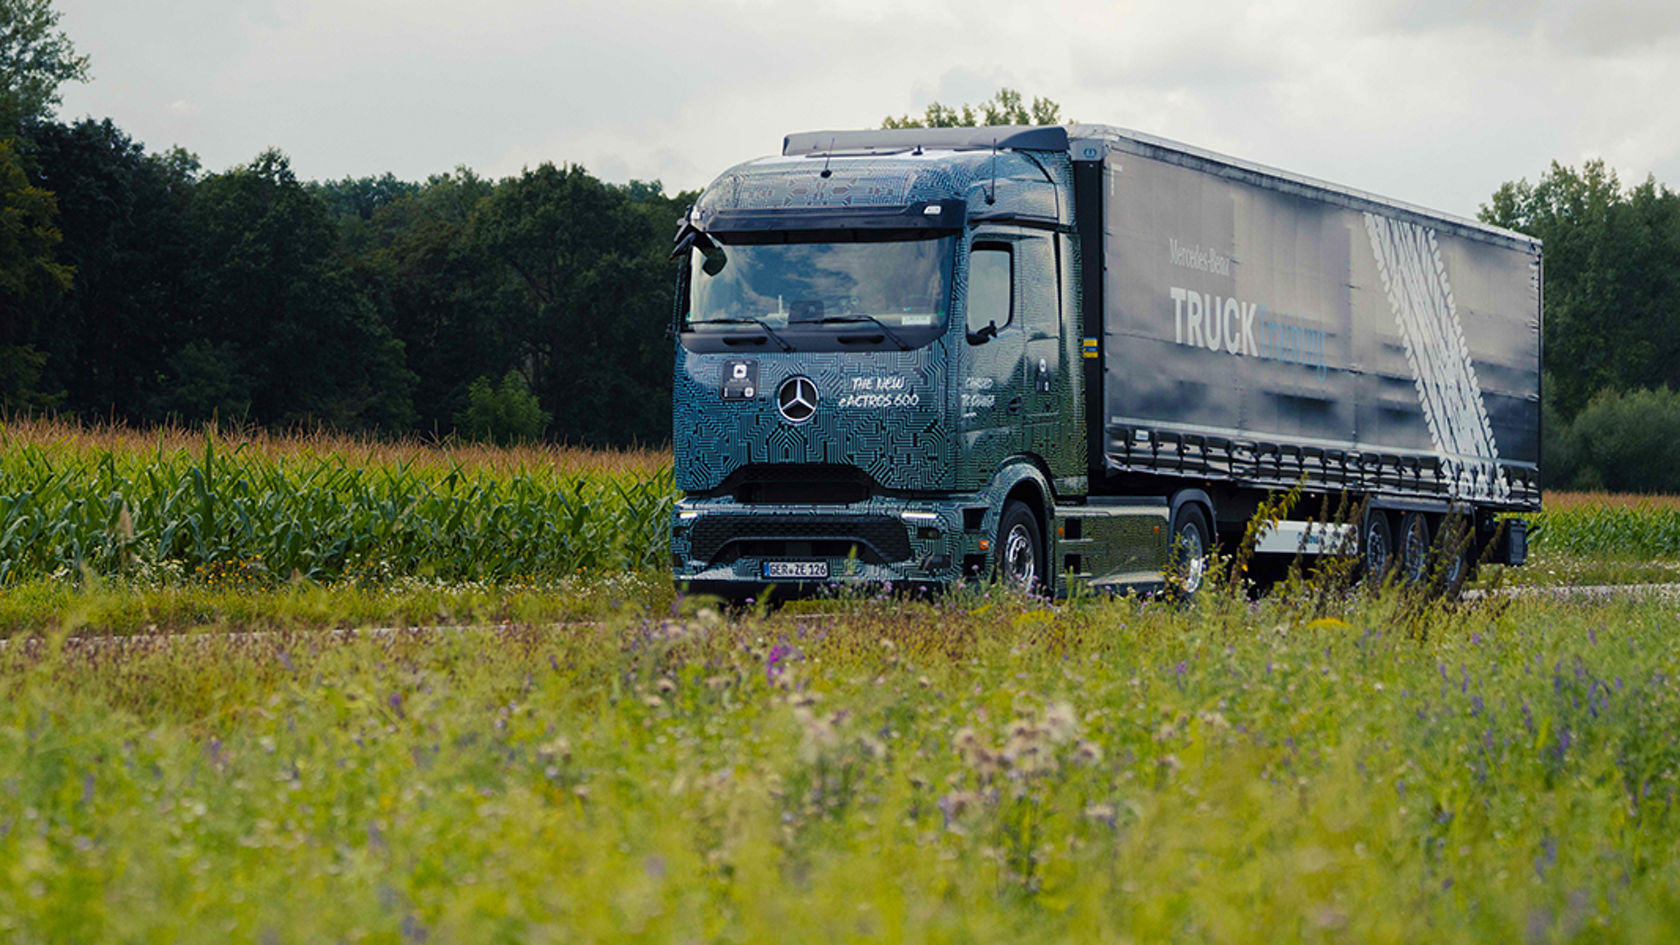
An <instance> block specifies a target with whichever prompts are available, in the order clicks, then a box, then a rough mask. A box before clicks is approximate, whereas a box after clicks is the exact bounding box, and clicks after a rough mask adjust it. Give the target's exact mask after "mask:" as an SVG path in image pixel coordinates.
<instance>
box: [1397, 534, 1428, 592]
mask: <svg viewBox="0 0 1680 945" xmlns="http://www.w3.org/2000/svg"><path fill="white" fill-rule="evenodd" d="M1428 558H1429V538H1428V537H1427V536H1425V535H1424V528H1423V519H1413V520H1412V523H1411V524H1410V525H1409V526H1407V528H1406V551H1405V554H1404V556H1402V557H1401V559H1400V560H1401V562H1402V563H1403V564H1404V565H1405V567H1406V580H1408V581H1421V580H1423V572H1424V562H1426V561H1427V560H1428Z"/></svg>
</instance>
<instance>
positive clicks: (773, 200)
mask: <svg viewBox="0 0 1680 945" xmlns="http://www.w3.org/2000/svg"><path fill="white" fill-rule="evenodd" d="M672 255H673V257H674V258H677V259H680V260H682V262H683V264H682V265H681V266H680V267H679V276H678V284H677V292H676V306H675V308H676V311H675V322H676V325H675V329H676V330H675V339H676V345H675V347H676V350H675V356H676V357H675V362H676V363H675V377H674V410H673V448H674V451H675V479H676V485H677V488H678V489H679V490H680V492H681V498H680V499H679V500H678V502H677V503H676V506H675V508H674V511H673V513H672V520H671V566H672V569H673V574H674V579H675V580H676V582H677V583H678V585H679V586H681V587H684V588H687V589H689V590H691V591H696V592H706V593H716V594H721V595H725V596H730V597H742V596H753V595H755V594H762V593H764V591H765V590H766V589H767V588H770V587H776V588H779V589H780V590H781V591H782V592H784V593H788V592H791V593H799V592H803V591H808V590H810V589H812V588H817V587H833V586H837V585H842V584H849V583H854V582H862V583H867V584H876V585H882V586H887V585H891V586H895V587H922V586H926V587H944V586H950V585H952V584H955V583H957V582H961V581H964V580H972V579H992V578H1003V579H1006V580H1008V581H1011V582H1015V583H1018V584H1022V585H1026V586H1029V587H1031V588H1034V589H1036V590H1038V591H1040V592H1042V593H1045V594H1053V595H1057V596H1060V595H1066V594H1068V593H1071V592H1074V591H1075V589H1076V588H1080V587H1083V588H1087V589H1093V590H1107V591H1111V592H1121V591H1127V590H1137V591H1150V590H1152V589H1160V588H1162V587H1163V585H1164V584H1166V583H1168V582H1169V581H1174V582H1176V583H1177V584H1178V585H1179V586H1180V589H1181V590H1184V591H1186V592H1191V593H1193V592H1194V591H1195V590H1197V588H1198V587H1199V585H1200V584H1201V583H1202V582H1203V581H1204V580H1205V578H1206V575H1207V561H1208V556H1209V554H1210V552H1212V551H1213V550H1214V549H1215V548H1217V547H1220V546H1221V544H1223V545H1224V546H1225V547H1232V546H1234V545H1235V543H1236V542H1237V541H1238V540H1239V539H1240V538H1241V537H1242V536H1243V535H1244V534H1245V529H1246V527H1247V525H1248V523H1249V521H1250V519H1251V518H1253V517H1255V515H1256V512H1257V510H1260V509H1262V508H1265V507H1266V506H1265V503H1266V502H1267V500H1268V499H1269V498H1273V497H1275V496H1277V495H1278V494H1279V493H1284V492H1292V493H1293V494H1294V495H1295V496H1297V499H1296V501H1295V502H1294V504H1293V505H1292V506H1291V508H1292V509H1293V510H1294V511H1293V512H1291V513H1290V514H1289V516H1288V517H1274V518H1273V519H1270V520H1268V521H1267V522H1265V523H1264V527H1263V529H1261V530H1260V531H1259V532H1258V534H1255V535H1252V537H1251V538H1250V541H1251V542H1252V549H1253V552H1254V553H1255V554H1256V555H1257V556H1259V557H1264V556H1268V555H1280V556H1296V555H1300V554H1303V553H1305V554H1308V555H1312V554H1315V553H1322V554H1330V553H1338V554H1342V555H1347V556H1349V557H1352V558H1353V560H1354V562H1355V563H1356V564H1357V565H1358V566H1359V567H1361V568H1363V569H1364V571H1365V572H1367V573H1368V574H1370V575H1372V576H1374V577H1382V576H1389V577H1394V576H1395V575H1398V579H1400V580H1411V581H1418V580H1424V579H1425V578H1426V575H1430V574H1442V573H1444V574H1446V575H1447V576H1448V577H1449V579H1453V580H1459V579H1461V577H1462V575H1463V574H1464V573H1465V571H1466V569H1468V568H1470V567H1473V566H1474V565H1475V564H1476V563H1477V562H1487V561H1494V562H1499V563H1503V564H1521V563H1522V562H1523V560H1524V558H1525V557H1526V554H1527V540H1526V539H1527V535H1528V526H1527V524H1526V522H1525V520H1524V519H1523V518H1522V517H1521V516H1522V514H1523V513H1531V512H1536V511H1538V510H1539V507H1540V479H1539V460H1540V376H1541V374H1540V358H1541V262H1542V260H1541V244H1540V242H1539V241H1538V240H1535V239H1532V238H1530V237H1528V236H1525V235H1522V234H1519V233H1515V232H1511V231H1508V230H1504V229H1500V228H1498V227H1493V226H1489V225H1486V224H1483V223H1479V222H1476V221H1474V220H1469V219H1463V218H1459V217H1454V216H1449V215H1445V214H1441V213H1436V212H1432V211H1428V210H1425V209H1422V208H1419V207H1416V206H1411V205H1408V204H1405V203H1401V202H1397V201H1394V200H1388V199H1384V198H1381V197H1378V196H1375V195H1373V194H1370V193H1365V192H1362V191H1359V190H1354V189H1351V188H1348V187H1343V186H1338V185H1335V184H1330V183H1327V182H1324V181H1320V180H1315V179H1311V178H1308V177H1305V176H1302V175H1299V174H1293V173H1288V172H1285V171H1281V170H1277V169H1274V168H1270V167H1266V166H1262V165H1259V164H1255V163H1252V162H1249V161H1244V160H1240V159H1237V158H1232V157H1229V156H1225V155H1222V154H1217V153H1213V152H1210V151H1207V150H1203V149H1200V148H1196V147H1191V146H1187V145H1184V144H1180V143H1176V142H1173V141H1168V140H1164V139H1161V138H1157V137H1154V136H1151V135H1148V134H1143V133H1139V132H1136V131H1129V130H1125V129H1120V128H1115V127H1109V126H1100V125H1082V124H1074V125H1067V126H1046V127H1026V126H1008V127H979V128H910V129H891V130H874V131H821V132H809V133H799V134H790V135H788V136H787V137H786V138H785V139H784V140H783V143H782V152H781V154H780V155H776V156H771V157H763V158H759V159H756V160H751V161H747V162H746V163H743V164H739V165H737V166H735V167H732V168H730V169H728V170H727V171H724V172H723V173H722V174H721V175H719V176H718V177H717V179H716V180H714V181H713V182H712V183H711V184H710V185H709V186H707V187H706V188H705V190H704V191H702V193H701V195H700V197H699V198H698V200H697V201H696V203H695V204H694V205H693V207H692V208H691V209H690V210H689V212H688V214H687V215H686V217H685V218H684V220H683V221H682V223H681V225H680V227H679V229H678V233H677V236H676V241H675V246H674V248H673V252H672ZM1331 507H1334V508H1336V509H1340V510H1344V511H1342V512H1341V513H1340V516H1341V517H1340V518H1339V519H1337V518H1335V516H1327V515H1326V514H1325V512H1324V510H1325V509H1327V508H1331ZM1449 533H1452V534H1454V535H1461V536H1462V538H1461V539H1460V540H1457V541H1455V542H1448V541H1445V540H1444V539H1445V538H1446V537H1447V536H1448V534H1449ZM1274 560H1276V559H1274Z"/></svg>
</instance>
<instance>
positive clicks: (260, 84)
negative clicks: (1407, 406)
mask: <svg viewBox="0 0 1680 945" xmlns="http://www.w3.org/2000/svg"><path fill="white" fill-rule="evenodd" d="M60 3H61V8H62V9H63V11H64V20H63V26H64V27H65V28H66V29H67V30H68V32H69V33H70V35H71V37H72V39H73V40H74V41H75V42H76V43H77V45H78V46H79V48H80V49H81V50H82V51H83V52H86V53H88V54H89V55H90V56H91V57H92V64H93V72H94V75H95V79H94V81H93V82H92V83H90V84H88V85H85V86H72V87H69V88H66V89H65V94H64V99H65V106H64V109H63V111H64V113H65V114H67V115H68V116H71V117H74V116H78V115H81V114H86V113H91V114H94V115H96V116H100V117H103V116H106V115H109V116H110V117H112V118H114V119H115V120H116V121H117V123H118V124H120V125H122V126H123V127H124V128H125V129H127V130H129V131H130V132H132V133H133V134H135V135H136V136H137V137H138V138H140V139H141V140H144V141H146V142H147V143H148V144H149V145H150V146H152V147H154V148H161V147H166V146H168V145H171V144H176V143H179V144H181V145H183V146H185V147H187V148H189V149H191V150H194V151H196V152H198V153H199V154H200V155H201V156H202V157H203V158H204V160H205V163H206V165H207V166H208V167H211V168H221V167H226V166H228V165H231V164H234V163H238V162H241V161H245V160H249V159H250V157H251V156H252V155H254V154H256V153H257V152H258V151H259V150H261V149H262V148H264V147H267V146H270V145H276V146H279V147H281V148H283V149H285V150H286V151H287V152H288V153H289V154H291V156H292V158H293V164H294V167H296V168H297V170H298V172H299V173H300V174H303V175H305V176H311V177H341V176H344V175H361V174H377V173H382V172H384V171H387V170H388V171H392V172H394V173H396V174H398V175H400V176H403V177H407V178H420V177H424V176H425V175H426V174H428V173H432V172H438V171H443V170H447V169H449V168H452V167H454V166H456V165H459V164H466V165H469V166H471V167H473V168H475V169H477V170H479V171H480V172H481V173H485V174H490V175H502V174H509V173H515V172H517V171H518V170H519V169H520V168H521V167H523V166H528V165H533V164H536V163H539V162H541V161H545V160H551V161H555V162H567V161H571V162H576V163H581V164H583V165H584V166H586V167H589V168H590V169H591V170H592V171H594V172H595V173H597V174H599V175H601V176H603V177H606V178H608V179H620V180H622V179H627V178H630V177H636V178H642V179H652V178H658V179H661V180H663V181H664V183H665V184H666V187H667V189H668V190H677V189H681V188H692V187H698V186H702V185H704V184H705V183H706V182H707V181H709V180H710V179H711V178H712V177H713V176H714V175H715V174H716V173H717V172H718V171H721V170H722V169H724V168H725V167H727V166H729V165H731V164H733V163H736V162H737V161H739V160H743V159H745V158H749V157H752V156H755V155H759V154H765V153H770V152H773V151H775V150H776V149H777V148H778V147H779V146H780V143H781V138H782V135H783V134H785V133H787V132H790V131H801V130H813V129H821V128H847V127H869V126H873V125H875V124H878V123H879V122H880V120H881V118H882V117H883V116H886V115H888V114H894V115H897V114H903V113H906V112H912V113H913V112H919V111H920V110H921V109H922V108H923V107H925V106H926V105H927V103H928V102H930V101H934V100H938V101H940V102H943V103H945V104H948V105H956V104H961V103H962V102H964V101H968V102H978V101H980V100H982V99H984V98H987V97H989V96H990V95H991V93H992V92H993V91H995V90H996V88H997V87H998V86H999V85H1010V86H1012V87H1014V88H1017V89H1019V90H1020V91H1022V92H1023V93H1024V94H1025V95H1026V96H1027V97H1028V98H1031V97H1032V96H1035V95H1042V96H1046V97H1048V98H1051V99H1054V100H1056V101H1058V102H1060V103H1061V104H1062V106H1063V114H1064V115H1067V116H1068V117H1071V118H1077V119H1079V120H1082V121H1094V122H1107V123H1113V124H1119V125H1124V126H1128V127H1134V128H1139V129H1141V130H1146V131H1150V132H1154V133H1157V134H1162V135H1165V136H1167V137H1173V138H1179V139H1181V140H1186V141H1190V142H1192V143H1195V144H1198V145H1202V146H1205V147H1210V148H1214V149H1217V150H1223V151H1228V152H1232V153H1236V154H1240V155H1242V156H1244V157H1248V158H1251V159H1254V160H1258V161H1263V162H1266V163H1271V164H1277V165H1280V166H1284V167H1288V168H1290V169H1291V170H1296V171H1300V172H1302V173H1307V174H1313V175H1316V176H1320V177H1325V178H1329V179H1332V180H1335V181H1337V182H1340V183H1345V184H1349V185H1351V186H1355V187H1361V188H1365V189H1368V190H1373V191H1377V192H1379V193H1385V194H1388V195H1391V196H1396V197H1400V198H1402V199H1407V200H1412V201H1415V202H1418V203H1422V204H1425V205H1429V206H1434V207H1438V208H1440V209H1443V210H1448V211H1451V212H1457V213H1471V212H1474V210H1475V207H1476V205H1477V203H1479V202H1481V201H1483V200H1485V199H1486V198H1487V196H1488V195H1489V194H1490V193H1491V192H1492V190H1493V189H1494V188H1495V187H1496V186H1497V185H1498V184H1499V183H1500V182H1501V181H1504V180H1508V179H1513V178H1516V177H1521V176H1528V177H1531V178H1532V177H1534V176H1536V175H1538V174H1539V173H1542V172H1543V171H1544V170H1545V168H1546V166H1547V163H1548V162H1549V161H1550V160H1551V159H1553V158H1557V159H1560V160H1563V161H1566V162H1575V161H1578V160H1580V159H1581V158H1582V157H1584V156H1589V155H1602V156H1603V157H1605V158H1606V159H1607V160H1609V161H1610V162H1611V163H1613V164H1614V165H1615V166H1616V167H1618V168H1619V169H1621V170H1622V172H1623V174H1624V176H1626V177H1628V178H1630V179H1642V178H1643V177H1644V175H1645V174H1646V173H1647V172H1649V171H1651V170H1657V171H1658V172H1659V174H1660V173H1661V171H1662V170H1663V169H1665V168H1666V169H1669V170H1671V171H1672V170H1674V169H1677V168H1680V117H1677V114H1680V113H1674V112H1672V110H1668V109H1666V108H1665V105H1666V102H1665V101H1664V99H1665V98H1666V95H1667V90H1668V89H1672V88H1676V87H1680V56H1677V55H1676V53H1677V52H1680V5H1676V4H1674V3H1672V0H1660V2H1659V0H1599V2H1593V0H1515V2H1494V0H1476V2H1471V3H1468V4H1466V3H1462V2H1452V3H1449V2H1445V0H1421V2H1420V0H1365V2H1358V3H1347V2H1342V3H1338V2H1334V0H1275V2H1268V3H1252V2H1226V0H1175V2H1148V3H1146V2H1135V0H1134V2H1119V3H1110V2H1099V0H1051V2H1045V3H1038V4H1022V3H1019V2H1006V0H965V2H957V0H936V2H928V3H911V2H904V0H827V2H823V3H809V2H802V0H717V2H713V3H707V4H701V3H694V2H692V0H688V2H681V3H675V2H673V3H661V2H655V0H625V2H622V3H606V2H600V3H585V2H566V3H545V2H538V0H480V2H477V3H474V4H470V5H469V4H444V3H433V2H427V3H417V2H414V0H332V2H329V0H296V2H287V3H280V2H278V0H256V2H250V3H239V4H227V3H224V2H221V0H176V2H172V3H169V4H164V5H162V6H157V5H135V4H130V3H124V2H119V0H60ZM159 103H167V104H161V105H160V104H159ZM178 106H179V107H178ZM1673 183H1676V184H1680V180H1675V181H1673Z"/></svg>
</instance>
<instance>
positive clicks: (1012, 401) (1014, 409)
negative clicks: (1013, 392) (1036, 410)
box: [1009, 397, 1021, 414]
mask: <svg viewBox="0 0 1680 945" xmlns="http://www.w3.org/2000/svg"><path fill="white" fill-rule="evenodd" d="M1009 412H1010V413H1012V414H1013V413H1020V412H1021V398H1019V397H1011V398H1009Z"/></svg>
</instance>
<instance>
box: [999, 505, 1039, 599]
mask: <svg viewBox="0 0 1680 945" xmlns="http://www.w3.org/2000/svg"><path fill="white" fill-rule="evenodd" d="M997 561H998V568H997V570H998V575H999V577H1001V578H1003V580H1005V581H1007V582H1008V583H1010V584H1014V585H1016V586H1018V587H1021V588H1024V589H1025V590H1028V591H1034V592H1036V591H1038V590H1039V588H1040V586H1041V583H1042V581H1043V575H1044V534H1043V532H1042V531H1041V530H1040V529H1039V527H1038V517H1037V516H1035V515H1033V513H1032V509H1030V508H1028V507H1027V504H1026V503H1025V502H1022V501H1020V500H1018V499H1010V500H1009V501H1008V502H1005V503H1004V505H1003V515H1002V516H1000V517H999V519H998V538H997Z"/></svg>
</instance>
